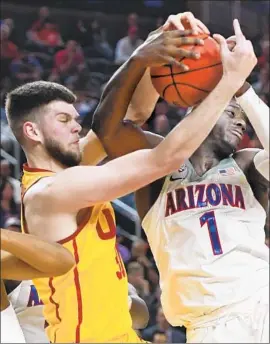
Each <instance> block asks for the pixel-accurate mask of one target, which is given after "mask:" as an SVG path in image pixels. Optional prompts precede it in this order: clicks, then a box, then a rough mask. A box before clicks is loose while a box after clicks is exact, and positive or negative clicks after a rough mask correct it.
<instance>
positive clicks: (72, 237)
mask: <svg viewBox="0 0 270 344" xmlns="http://www.w3.org/2000/svg"><path fill="white" fill-rule="evenodd" d="M92 210H93V207H90V208H89V212H88V214H87V215H86V216H85V219H84V220H83V221H82V222H81V223H80V224H79V225H78V227H77V229H76V231H75V232H74V233H72V234H70V235H69V236H68V237H66V238H64V239H61V240H58V241H57V242H58V244H65V243H67V242H68V241H71V240H74V239H75V238H76V236H77V235H78V234H79V233H80V232H81V230H82V229H83V228H84V226H85V225H86V224H87V222H88V221H89V219H90V217H91V215H92Z"/></svg>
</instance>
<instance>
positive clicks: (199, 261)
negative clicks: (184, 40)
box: [142, 157, 269, 327]
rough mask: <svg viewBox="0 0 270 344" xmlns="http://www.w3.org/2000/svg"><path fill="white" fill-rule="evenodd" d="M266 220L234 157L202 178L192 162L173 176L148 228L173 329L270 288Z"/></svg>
mask: <svg viewBox="0 0 270 344" xmlns="http://www.w3.org/2000/svg"><path fill="white" fill-rule="evenodd" d="M265 219H266V213H265V211H264V209H263V208H262V206H261V205H260V204H259V202H258V201H257V200H256V198H255V197H254V195H253V192H252V189H251V187H250V185H249V183H248V181H247V179H246V177H245V175H244V173H243V171H242V170H241V169H240V168H239V166H238V165H237V163H236V162H235V160H234V159H233V158H232V157H229V158H228V159H224V160H222V161H221V162H220V163H219V164H218V165H217V166H215V167H213V168H212V169H210V170H209V171H207V172H206V173H205V174H204V175H203V176H201V177H199V176H198V175H197V174H196V172H195V170H194V168H193V167H192V165H191V163H190V162H189V161H188V162H187V163H186V164H185V165H183V166H182V167H181V168H180V169H179V170H178V171H177V172H175V173H173V174H172V175H169V176H167V178H166V180H165V183H164V185H163V189H162V191H161V193H160V195H159V198H158V199H157V201H156V202H155V204H154V205H153V206H152V208H151V209H150V210H149V212H148V213H147V214H146V216H145V218H144V220H143V223H142V226H143V228H144V230H145V232H146V234H147V237H148V241H149V244H150V247H151V250H152V252H153V255H154V258H155V261H156V264H157V266H158V269H159V273H160V286H161V290H162V296H161V301H162V306H163V309H164V312H165V315H166V317H167V319H168V321H169V322H170V323H171V324H172V325H174V326H178V325H185V326H187V327H188V326H190V325H191V324H192V323H196V321H197V320H198V319H199V318H198V317H201V316H203V315H207V314H210V313H211V312H212V311H215V310H217V309H220V307H224V306H228V305H232V304H234V303H236V302H240V301H242V300H244V299H246V298H248V297H249V296H250V295H252V294H253V293H256V290H258V289H259V288H261V287H263V286H265V285H268V284H269V249H268V248H267V246H266V245H265V244H264V241H265V233H264V225H265Z"/></svg>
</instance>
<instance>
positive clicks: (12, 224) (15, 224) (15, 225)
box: [4, 217, 22, 233]
mask: <svg viewBox="0 0 270 344" xmlns="http://www.w3.org/2000/svg"><path fill="white" fill-rule="evenodd" d="M4 228H5V229H9V230H10V231H13V232H18V233H20V232H21V231H22V230H21V221H20V220H19V219H18V218H16V217H10V218H8V219H7V221H6V223H5V225H4Z"/></svg>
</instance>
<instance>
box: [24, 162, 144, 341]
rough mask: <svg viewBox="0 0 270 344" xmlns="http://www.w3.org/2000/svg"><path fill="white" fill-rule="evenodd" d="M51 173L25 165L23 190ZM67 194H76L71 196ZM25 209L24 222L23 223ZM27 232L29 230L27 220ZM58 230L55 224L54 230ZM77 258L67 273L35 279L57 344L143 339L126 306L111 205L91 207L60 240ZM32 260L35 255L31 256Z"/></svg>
mask: <svg viewBox="0 0 270 344" xmlns="http://www.w3.org/2000/svg"><path fill="white" fill-rule="evenodd" d="M51 175H53V172H50V171H45V170H39V169H31V168H29V167H28V166H27V165H25V166H24V173H23V177H22V190H23V191H22V192H23V193H25V192H26V191H27V189H29V188H30V187H31V186H32V185H33V184H34V183H36V182H37V181H38V180H39V179H41V178H43V177H48V176H51ZM67 197H72V195H68V194H67ZM24 222H25V221H24V214H23V208H22V224H24ZM23 230H24V231H25V232H27V228H26V225H25V224H24V226H23ZM56 230H57V228H56ZM59 243H61V244H62V245H63V246H64V247H66V248H67V249H68V250H69V251H70V252H71V253H72V254H73V256H74V258H75V261H76V267H75V268H74V269H73V270H71V271H70V272H68V273H67V274H65V275H63V276H59V277H53V278H40V279H36V280H34V281H33V282H34V284H35V286H36V288H37V290H38V293H39V297H40V299H41V300H42V301H43V303H44V315H45V319H46V322H47V323H48V327H47V329H46V331H47V335H48V337H49V339H50V341H51V342H53V343H83V342H87V343H91V342H107V343H108V342H129V340H131V341H132V342H133V343H134V342H140V341H141V340H140V339H139V338H138V337H137V335H136V333H135V332H134V331H133V330H132V320H131V317H130V314H129V310H128V303H127V295H128V282H127V276H126V271H125V267H124V264H123V262H122V259H121V257H120V254H119V253H118V251H117V248H116V226H115V216H114V211H113V208H112V206H111V204H110V203H103V204H99V205H96V206H93V207H91V208H89V216H87V219H86V220H85V221H84V223H82V225H80V227H79V228H78V229H77V230H76V232H75V233H74V234H72V235H70V236H69V237H67V238H65V239H63V240H61V241H59ZM33 259H34V258H33Z"/></svg>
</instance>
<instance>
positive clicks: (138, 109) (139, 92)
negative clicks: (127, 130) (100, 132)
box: [125, 68, 159, 126]
mask: <svg viewBox="0 0 270 344" xmlns="http://www.w3.org/2000/svg"><path fill="white" fill-rule="evenodd" d="M158 98H159V94H158V93H157V91H156V90H155V88H154V86H153V84H152V81H151V75H150V69H149V68H148V69H147V70H146V71H145V73H144V75H143V77H142V79H141V80H140V82H139V84H138V86H137V87H136V90H135V92H134V94H133V96H132V98H131V101H130V104H129V107H128V110H127V114H126V117H125V119H127V120H129V121H132V122H133V123H136V124H137V125H140V126H141V125H143V124H144V123H145V122H146V121H147V119H148V118H149V117H150V116H151V114H152V112H153V110H154V108H155V105H156V103H157V101H158Z"/></svg>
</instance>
